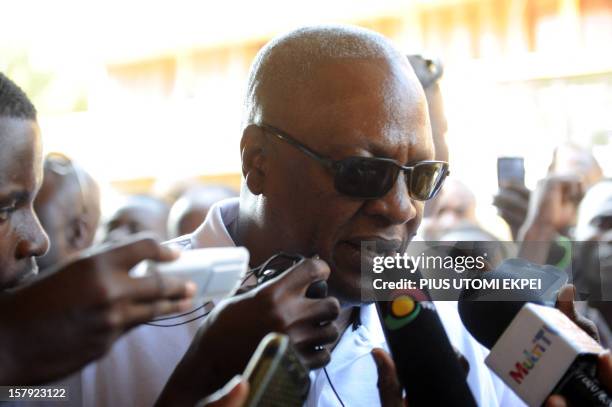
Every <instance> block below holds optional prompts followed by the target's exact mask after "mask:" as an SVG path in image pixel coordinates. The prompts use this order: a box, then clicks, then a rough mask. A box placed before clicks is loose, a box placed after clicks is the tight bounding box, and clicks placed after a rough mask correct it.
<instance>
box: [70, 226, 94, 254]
mask: <svg viewBox="0 0 612 407" xmlns="http://www.w3.org/2000/svg"><path fill="white" fill-rule="evenodd" d="M68 244H69V245H70V247H71V248H72V249H74V250H83V249H86V248H87V247H89V246H90V245H91V241H90V234H89V227H88V225H87V222H86V221H85V220H84V219H81V218H74V219H72V220H71V221H70V225H69V227H68Z"/></svg>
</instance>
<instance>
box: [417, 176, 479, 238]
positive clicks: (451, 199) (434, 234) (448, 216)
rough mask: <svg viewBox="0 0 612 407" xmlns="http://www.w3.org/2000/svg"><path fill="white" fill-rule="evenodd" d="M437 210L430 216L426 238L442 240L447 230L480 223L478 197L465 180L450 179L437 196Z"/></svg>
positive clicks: (424, 233) (425, 232) (424, 232)
mask: <svg viewBox="0 0 612 407" xmlns="http://www.w3.org/2000/svg"><path fill="white" fill-rule="evenodd" d="M436 201H437V204H436V208H435V212H434V213H433V214H432V215H431V216H430V219H429V222H428V223H427V224H426V225H423V226H422V227H424V226H426V228H425V229H426V230H424V231H423V236H424V237H425V240H432V241H435V240H440V238H441V237H442V236H443V235H444V234H445V233H447V232H450V231H451V230H452V229H454V228H456V227H457V226H459V225H466V224H470V225H473V226H477V225H478V221H477V219H476V197H475V196H474V193H473V192H472V191H471V190H470V189H469V188H468V187H467V185H465V184H464V183H463V182H461V181H459V180H457V179H453V178H451V179H449V180H447V181H446V182H445V184H444V187H443V188H442V190H441V191H440V194H438V196H437V197H436Z"/></svg>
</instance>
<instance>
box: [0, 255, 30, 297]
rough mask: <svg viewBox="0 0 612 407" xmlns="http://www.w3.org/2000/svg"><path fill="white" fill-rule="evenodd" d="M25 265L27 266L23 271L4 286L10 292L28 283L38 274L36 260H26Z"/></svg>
mask: <svg viewBox="0 0 612 407" xmlns="http://www.w3.org/2000/svg"><path fill="white" fill-rule="evenodd" d="M25 263H26V264H25V265H24V266H23V267H22V269H21V270H20V271H18V272H17V273H16V274H15V276H14V277H13V278H12V279H11V280H10V281H8V283H7V284H6V285H5V286H4V288H5V289H7V290H9V289H13V288H17V287H19V286H21V285H23V284H25V283H27V282H28V281H29V280H30V279H32V278H33V277H35V276H36V275H37V274H38V265H37V264H36V261H35V260H34V258H30V259H28V260H26V261H25Z"/></svg>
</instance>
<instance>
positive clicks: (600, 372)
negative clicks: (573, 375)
mask: <svg viewBox="0 0 612 407" xmlns="http://www.w3.org/2000/svg"><path fill="white" fill-rule="evenodd" d="M597 376H598V377H599V381H600V382H601V384H602V385H603V386H604V387H605V388H606V390H608V391H610V390H612V355H610V351H609V350H607V351H606V352H604V353H602V354H601V355H599V360H598V361H597Z"/></svg>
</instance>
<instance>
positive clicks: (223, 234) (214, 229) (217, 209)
mask: <svg viewBox="0 0 612 407" xmlns="http://www.w3.org/2000/svg"><path fill="white" fill-rule="evenodd" d="M239 209H240V205H239V198H229V199H224V200H222V201H219V202H217V203H215V204H214V205H213V206H212V207H211V208H210V210H209V211H208V215H206V219H205V220H204V223H202V224H201V225H200V226H199V227H198V228H197V229H196V230H195V232H193V233H192V234H191V246H192V248H194V249H197V248H200V247H227V246H236V242H234V239H233V238H232V236H231V235H230V233H229V226H230V225H231V224H232V223H234V222H235V221H236V220H237V219H238V213H239Z"/></svg>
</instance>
